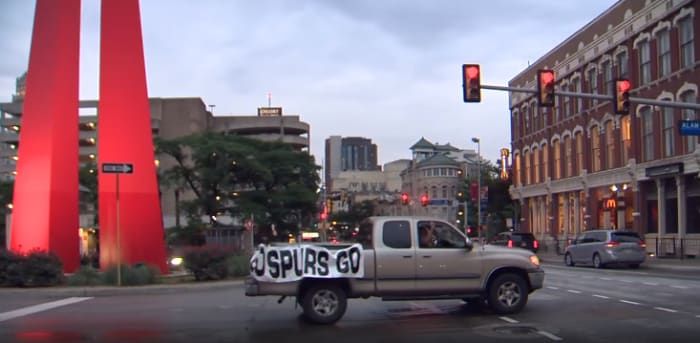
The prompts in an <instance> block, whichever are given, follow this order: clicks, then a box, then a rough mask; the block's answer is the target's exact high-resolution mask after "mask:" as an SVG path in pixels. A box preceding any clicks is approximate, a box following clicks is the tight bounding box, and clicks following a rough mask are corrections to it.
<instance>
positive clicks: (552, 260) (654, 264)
mask: <svg viewBox="0 0 700 343" xmlns="http://www.w3.org/2000/svg"><path fill="white" fill-rule="evenodd" d="M538 257H539V258H540V260H541V261H542V262H543V263H548V264H560V265H562V266H563V265H564V256H563V255H562V256H554V255H547V256H538ZM640 269H647V270H656V271H686V272H698V273H700V260H699V261H698V262H692V263H686V262H683V261H680V260H659V259H656V258H647V259H646V261H644V263H642V265H641V268H640Z"/></svg>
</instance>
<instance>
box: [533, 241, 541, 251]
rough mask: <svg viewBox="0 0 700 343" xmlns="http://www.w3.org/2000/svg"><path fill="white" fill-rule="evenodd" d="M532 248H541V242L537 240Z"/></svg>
mask: <svg viewBox="0 0 700 343" xmlns="http://www.w3.org/2000/svg"><path fill="white" fill-rule="evenodd" d="M532 246H533V247H534V248H535V249H538V248H539V247H540V242H538V241H537V240H535V241H534V242H532Z"/></svg>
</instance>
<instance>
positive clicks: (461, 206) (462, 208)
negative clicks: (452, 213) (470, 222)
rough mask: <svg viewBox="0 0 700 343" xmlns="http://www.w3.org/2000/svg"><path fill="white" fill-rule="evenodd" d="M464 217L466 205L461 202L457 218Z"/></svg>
mask: <svg viewBox="0 0 700 343" xmlns="http://www.w3.org/2000/svg"><path fill="white" fill-rule="evenodd" d="M463 217H464V205H463V204H460V205H458V206H457V218H458V219H459V218H463Z"/></svg>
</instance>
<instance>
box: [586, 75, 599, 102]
mask: <svg viewBox="0 0 700 343" xmlns="http://www.w3.org/2000/svg"><path fill="white" fill-rule="evenodd" d="M588 89H589V90H590V92H591V93H593V94H598V72H597V71H596V70H595V68H591V69H589V70H588ZM595 105H598V99H592V100H591V107H593V106H595Z"/></svg>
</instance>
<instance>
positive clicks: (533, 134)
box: [509, 0, 700, 255]
mask: <svg viewBox="0 0 700 343" xmlns="http://www.w3.org/2000/svg"><path fill="white" fill-rule="evenodd" d="M699 4H700V1H697V0H695V1H692V0H665V1H661V0H659V1H650V0H646V1H637V0H621V1H618V2H617V3H615V4H614V5H613V6H612V7H610V8H609V9H608V10H606V11H605V12H604V13H602V14H601V15H599V16H598V17H597V18H595V19H594V20H593V21H591V22H590V23H588V24H587V25H586V26H584V27H582V28H581V29H579V30H578V31H577V32H576V33H574V34H573V35H572V36H570V37H569V38H568V39H566V40H565V41H564V42H562V43H560V44H559V45H557V46H556V47H555V48H553V49H552V50H551V51H549V52H548V53H547V54H545V55H544V56H542V57H541V58H540V59H539V60H537V61H536V62H535V63H533V64H531V65H530V66H529V67H528V68H526V69H525V70H523V71H522V72H521V73H519V74H518V75H517V76H515V77H514V78H513V79H512V80H511V81H510V82H509V85H510V86H512V87H521V88H531V89H532V88H535V87H536V74H537V70H538V69H553V70H554V71H555V74H556V79H557V85H556V89H558V90H565V91H569V92H585V93H596V94H607V95H612V94H613V88H614V80H615V79H617V78H626V79H629V80H630V81H631V83H632V85H633V86H632V87H633V89H632V90H631V96H632V97H639V98H646V99H656V100H666V101H673V102H687V103H692V104H696V103H697V95H698V82H700V71H699V70H698V65H699V63H698V56H700V50H699V49H698V44H697V40H696V39H695V36H697V35H698V33H699V32H700V31H699V29H700V28H699V27H698V26H699V25H698V20H697V17H696V14H697V13H698V11H699V10H700V5H699ZM510 109H511V139H512V148H513V155H512V156H513V167H514V168H513V181H514V186H513V187H512V189H511V195H512V197H513V199H515V200H517V201H519V202H520V204H521V207H522V218H521V222H520V223H521V229H523V230H529V231H532V232H534V233H535V234H536V235H537V236H540V237H542V238H544V236H546V235H552V236H556V237H558V238H560V239H561V238H570V237H572V236H574V235H576V234H578V233H579V232H582V231H584V230H587V229H592V228H616V229H623V228H624V229H631V230H634V231H637V232H639V233H641V234H644V235H646V238H647V246H648V249H649V250H650V252H652V251H653V252H658V253H661V254H668V253H676V252H677V251H678V249H679V247H680V242H681V239H685V243H694V244H691V245H687V244H686V246H685V250H686V251H685V252H686V254H692V255H697V254H700V251H699V249H700V244H698V242H700V240H699V239H700V224H698V223H700V180H698V172H700V151H699V150H698V142H697V138H696V137H693V136H681V135H680V134H679V130H678V125H679V121H680V120H684V119H685V120H688V119H697V113H696V111H694V110H692V109H688V108H686V109H679V108H673V107H666V106H650V105H645V104H642V103H634V102H632V104H631V114H629V115H618V114H615V113H614V111H613V106H612V104H611V102H610V101H607V100H593V99H584V98H580V97H569V96H556V102H555V106H554V107H552V108H544V107H539V106H538V105H537V100H536V98H535V97H534V96H532V95H531V94H524V93H512V94H511V96H510ZM657 235H660V236H661V238H662V239H661V240H659V241H658V242H659V243H660V244H656V243H657V237H658V236H657ZM693 239H694V242H693ZM657 249H658V251H657Z"/></svg>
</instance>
